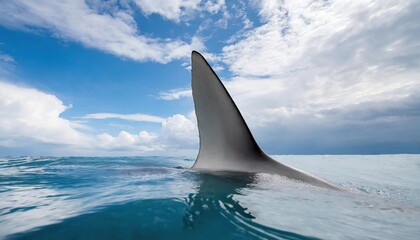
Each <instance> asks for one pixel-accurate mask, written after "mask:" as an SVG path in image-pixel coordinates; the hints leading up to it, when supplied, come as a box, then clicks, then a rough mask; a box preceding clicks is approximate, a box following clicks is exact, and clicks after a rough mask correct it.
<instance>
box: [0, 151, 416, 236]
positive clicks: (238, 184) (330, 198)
mask: <svg viewBox="0 0 420 240" xmlns="http://www.w3.org/2000/svg"><path fill="white" fill-rule="evenodd" d="M276 159H278V160H280V161H282V162H283V163H286V164H289V165H292V166H295V167H298V168H300V169H303V170H305V171H308V172H311V173H313V174H315V175H317V176H320V177H323V178H326V179H328V180H330V181H332V182H335V183H337V184H339V185H341V186H343V187H344V188H346V189H347V191H344V192H339V191H334V190H328V189H323V188H318V187H313V186H310V185H307V184H304V183H300V182H295V181H292V180H288V179H285V178H283V177H280V176H276V175H270V174H239V173H219V174H210V173H203V172H196V171H192V170H190V169H189V167H190V166H192V164H193V162H194V158H179V157H118V158H82V157H70V158H49V157H20V158H8V157H6V158H4V157H3V158H0V239H250V238H251V239H253V238H255V239H261V238H263V239H419V236H420V155H376V156H277V157H276Z"/></svg>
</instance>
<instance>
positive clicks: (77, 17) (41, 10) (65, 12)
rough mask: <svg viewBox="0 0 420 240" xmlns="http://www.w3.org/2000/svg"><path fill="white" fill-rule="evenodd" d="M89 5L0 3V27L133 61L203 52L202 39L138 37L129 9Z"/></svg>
mask: <svg viewBox="0 0 420 240" xmlns="http://www.w3.org/2000/svg"><path fill="white" fill-rule="evenodd" d="M165 2H166V1H165ZM170 2H172V1H168V2H167V3H170ZM88 3H89V4H88ZM88 3H86V2H85V1H82V0H67V1H54V2H51V1H46V0H41V1H31V0H29V1H19V0H17V1H2V2H1V3H0V25H2V26H5V27H9V28H17V29H24V30H27V31H39V30H46V31H48V32H50V33H51V34H52V35H53V36H54V37H57V38H60V39H65V40H70V41H75V42H78V43H81V44H83V45H84V46H85V47H88V48H95V49H98V50H101V51H105V52H107V53H110V54H114V55H116V56H120V57H123V58H128V59H132V60H135V61H155V62H159V63H167V62H170V61H172V60H175V59H180V58H187V57H189V55H190V53H191V50H193V49H198V50H203V49H204V45H203V43H202V42H201V40H200V39H199V38H198V37H194V36H193V37H192V38H191V42H189V43H187V42H184V41H181V40H177V39H159V38H152V37H148V36H146V35H143V34H140V32H139V29H138V26H137V24H136V22H135V20H134V18H133V16H132V15H131V12H132V11H130V9H124V8H117V7H115V6H114V7H107V8H105V9H106V10H104V9H102V5H101V3H99V2H96V1H90V2H88ZM103 4H104V3H103Z"/></svg>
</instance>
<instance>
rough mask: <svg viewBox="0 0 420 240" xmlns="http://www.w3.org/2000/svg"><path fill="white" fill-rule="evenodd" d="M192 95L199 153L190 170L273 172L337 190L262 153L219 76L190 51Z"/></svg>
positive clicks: (198, 55) (202, 58)
mask: <svg viewBox="0 0 420 240" xmlns="http://www.w3.org/2000/svg"><path fill="white" fill-rule="evenodd" d="M192 93H193V98H194V106H195V113H196V115H197V123H198V130H199V135H200V150H199V153H198V156H197V159H196V161H195V163H194V165H193V169H198V170H205V171H234V172H262V173H273V174H279V175H282V176H285V177H288V178H291V179H295V180H299V181H303V182H306V183H309V184H312V185H316V186H319V187H327V188H333V189H339V187H338V186H336V185H334V184H332V183H329V182H327V181H325V180H322V179H320V178H317V177H315V176H312V175H310V174H308V173H305V172H303V171H300V170H298V169H295V168H292V167H289V166H286V165H284V164H281V163H279V162H277V161H276V160H274V159H272V158H271V157H269V156H268V155H267V154H265V153H264V152H263V151H262V150H261V148H260V147H259V146H258V144H257V143H256V141H255V139H254V137H253V136H252V134H251V131H250V130H249V128H248V126H247V125H246V123H245V120H244V119H243V117H242V115H241V113H240V112H239V110H238V108H237V107H236V105H235V103H234V102H233V100H232V98H231V97H230V95H229V93H228V91H227V90H226V88H225V87H224V86H223V84H222V82H221V81H220V79H219V77H218V76H217V75H216V73H215V72H214V71H213V69H212V68H211V67H210V65H209V64H208V63H207V61H206V60H205V59H204V57H203V56H202V55H201V54H200V53H198V52H196V51H193V52H192Z"/></svg>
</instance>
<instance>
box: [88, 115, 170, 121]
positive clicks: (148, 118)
mask: <svg viewBox="0 0 420 240" xmlns="http://www.w3.org/2000/svg"><path fill="white" fill-rule="evenodd" d="M82 118H85V119H123V120H130V121H137V122H155V123H160V122H163V121H164V119H163V118H161V117H157V116H152V115H147V114H141V113H136V114H118V113H91V114H87V115H86V116H83V117H82Z"/></svg>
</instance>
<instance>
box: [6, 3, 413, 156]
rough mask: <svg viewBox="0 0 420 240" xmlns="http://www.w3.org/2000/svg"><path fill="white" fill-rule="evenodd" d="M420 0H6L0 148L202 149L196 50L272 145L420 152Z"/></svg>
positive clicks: (22, 151)
mask: <svg viewBox="0 0 420 240" xmlns="http://www.w3.org/2000/svg"><path fill="white" fill-rule="evenodd" d="M419 8H420V7H419V6H418V4H416V1H399V2H395V1H386V0H383V1H363V2H358V1H356V2H355V1H299V2H296V1H268V0H267V1H251V0H250V1H229V2H226V3H225V2H224V1H223V0H213V1H199V0H176V1H157V0H153V1H152V0H137V1H134V0H133V1H130V0H122V1H96V0H91V1H57V2H51V1H19V0H18V1H2V2H0V119H1V120H0V123H1V124H0V155H194V154H195V153H196V152H197V148H198V132H197V127H196V119H195V115H194V111H193V101H192V98H191V92H190V81H191V76H190V54H191V51H192V50H198V51H200V52H201V53H203V55H204V56H205V57H206V58H207V59H208V60H209V62H210V64H211V65H212V66H213V68H214V69H215V71H216V72H217V73H218V74H219V76H220V77H221V79H222V80H223V81H224V83H225V85H226V87H227V89H228V90H229V91H230V92H231V95H232V96H233V98H234V100H235V102H236V103H237V105H238V106H239V108H240V110H241V111H242V113H243V115H244V117H245V119H246V121H247V123H248V124H249V126H250V128H251V130H252V132H253V133H254V135H255V137H256V139H257V141H258V142H259V143H260V145H261V146H262V148H263V149H265V150H266V151H267V152H268V153H270V154H369V153H370V154H372V153H374V154H376V153H419V152H420V124H419V122H420V117H419V116H420V90H419V89H420V80H419V76H420V68H419V65H420V45H419V44H418V39H419V37H420V30H419V29H420V25H419V22H420V16H418V14H417V13H418V12H419V10H420V9H419Z"/></svg>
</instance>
